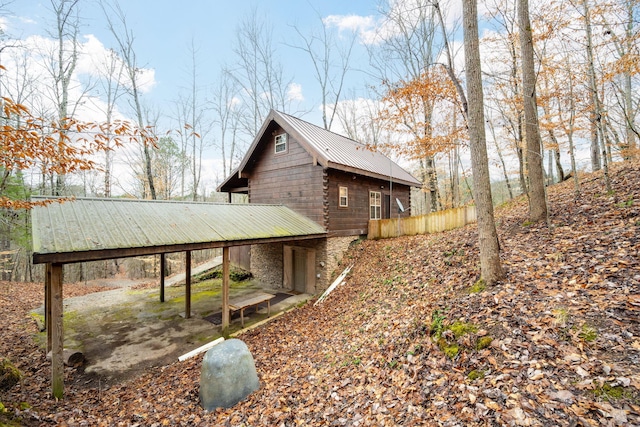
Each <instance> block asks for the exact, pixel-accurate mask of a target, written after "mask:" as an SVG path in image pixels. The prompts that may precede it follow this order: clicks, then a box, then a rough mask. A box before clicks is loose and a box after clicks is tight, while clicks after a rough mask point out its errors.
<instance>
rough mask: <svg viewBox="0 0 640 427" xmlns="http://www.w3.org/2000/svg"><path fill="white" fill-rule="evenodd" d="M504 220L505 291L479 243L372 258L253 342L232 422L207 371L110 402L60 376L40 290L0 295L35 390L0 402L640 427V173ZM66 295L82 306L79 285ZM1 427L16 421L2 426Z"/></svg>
mask: <svg viewBox="0 0 640 427" xmlns="http://www.w3.org/2000/svg"><path fill="white" fill-rule="evenodd" d="M611 178H612V185H613V190H614V191H613V192H612V193H607V192H606V190H605V186H604V182H603V178H602V175H601V174H592V175H587V176H584V177H582V182H581V185H582V188H581V194H580V196H578V197H576V196H575V194H574V189H573V183H572V182H565V183H562V184H558V185H555V186H553V187H551V188H550V189H549V206H550V214H551V215H550V224H551V227H549V226H548V224H546V223H537V224H529V223H528V222H527V209H528V208H527V202H526V200H525V199H522V198H521V199H518V200H514V201H512V202H510V203H509V204H508V205H505V206H502V207H500V208H499V209H498V210H497V217H496V218H497V225H498V233H499V236H500V244H501V248H502V261H503V264H504V267H505V268H506V270H507V278H506V279H505V280H504V281H503V282H502V283H499V284H497V285H495V286H490V287H489V286H486V285H484V284H483V283H482V282H481V281H479V280H478V279H479V259H478V249H477V229H476V227H475V226H468V227H465V228H462V229H459V230H454V231H450V232H445V233H439V234H434V235H429V236H414V237H402V238H396V239H388V240H379V241H361V242H358V243H356V244H354V245H352V248H351V249H350V251H349V252H348V254H347V255H346V256H345V258H344V259H343V266H346V265H351V264H353V265H354V267H353V269H352V271H351V273H350V274H349V275H348V276H347V279H346V280H345V283H344V284H343V285H341V286H340V287H338V288H337V289H336V290H335V291H334V292H333V293H332V294H331V295H330V296H329V298H328V299H327V300H326V301H325V302H324V303H323V304H321V305H318V306H316V307H314V306H313V304H311V303H309V304H307V305H305V306H303V307H300V308H298V309H296V310H293V311H291V312H288V313H286V314H284V315H282V316H280V317H278V318H277V319H275V320H273V321H272V322H270V323H268V324H266V325H264V326H263V327H260V328H257V329H254V330H252V331H250V332H247V333H245V334H243V335H242V336H241V337H240V338H241V339H242V340H243V341H245V342H246V343H247V345H248V346H249V348H250V349H251V351H252V353H253V356H254V358H255V362H256V367H257V369H258V374H259V377H260V381H261V388H260V389H259V390H258V391H256V392H255V393H253V394H252V395H250V396H249V397H248V398H247V399H246V400H245V401H243V402H241V403H239V404H238V405H236V406H235V407H233V408H230V409H226V410H222V409H220V410H217V411H214V412H206V411H204V410H202V409H201V408H200V406H199V402H198V390H199V386H198V382H199V375H200V364H201V360H202V357H197V358H194V359H190V360H188V361H185V362H182V363H178V362H176V363H175V364H171V365H167V366H164V367H159V368H153V369H151V370H149V371H148V372H146V373H145V374H143V375H141V376H138V377H135V378H131V379H129V380H127V381H124V382H122V383H119V384H116V385H112V386H109V387H105V388H100V387H98V388H95V387H92V388H87V387H82V384H81V383H79V381H81V376H80V374H79V373H77V372H75V371H73V370H71V369H69V370H67V371H66V376H67V378H66V380H65V381H66V382H65V383H66V384H67V387H66V395H65V399H64V400H63V401H55V400H53V399H52V398H51V395H50V393H49V390H48V388H49V366H48V363H47V362H46V360H45V357H44V354H43V352H42V350H41V349H39V348H38V347H37V345H36V344H35V343H34V342H33V339H32V335H33V334H34V333H35V326H34V324H33V321H32V320H31V319H29V318H28V317H26V313H27V312H28V311H29V310H30V309H32V308H34V307H36V306H38V305H40V304H41V301H42V289H41V288H42V285H36V284H6V283H5V284H2V293H1V294H0V314H1V315H2V319H3V320H2V321H3V327H2V333H1V334H2V335H1V338H0V354H2V355H3V356H8V357H9V358H11V359H12V360H13V361H14V362H15V363H16V365H18V367H19V368H20V369H21V370H22V371H23V372H24V373H25V377H24V379H23V380H22V382H21V384H19V385H17V386H15V387H14V388H13V389H12V390H10V391H9V392H7V393H5V394H3V395H0V401H2V403H3V404H4V405H5V407H6V412H5V413H4V414H3V415H0V423H1V422H5V423H7V422H15V423H18V424H24V425H69V426H82V425H92V426H93V425H104V426H111V425H122V426H129V425H141V426H142V425H144V426H162V425H203V426H205V425H220V426H243V425H244V426H295V425H311V426H313V425H315V426H321V425H322V426H324V425H326V426H333V425H348V426H368V425H372V426H382V425H388V426H395V425H406V426H415V425H442V426H463V425H464V426H469V425H523V426H527V425H530V426H547V425H554V426H555V425H557V426H577V425H583V426H597V425H605V426H606V425H611V426H616V425H639V424H640V369H639V368H638V366H639V362H640V325H639V323H638V321H639V317H638V314H639V310H640V165H639V164H637V163H624V164H619V165H615V166H614V167H613V168H612V171H611ZM65 287H66V288H67V289H69V286H66V285H65ZM3 417H4V418H3Z"/></svg>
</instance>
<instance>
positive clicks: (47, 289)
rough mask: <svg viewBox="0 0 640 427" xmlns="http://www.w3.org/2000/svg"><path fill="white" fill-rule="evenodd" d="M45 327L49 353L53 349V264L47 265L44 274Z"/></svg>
mask: <svg viewBox="0 0 640 427" xmlns="http://www.w3.org/2000/svg"><path fill="white" fill-rule="evenodd" d="M44 327H45V329H46V331H47V354H49V352H50V351H51V330H52V327H51V264H47V265H46V269H45V276H44Z"/></svg>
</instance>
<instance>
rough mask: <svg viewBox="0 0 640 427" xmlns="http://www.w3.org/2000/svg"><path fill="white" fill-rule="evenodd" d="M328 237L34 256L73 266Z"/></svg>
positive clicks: (42, 261) (40, 261) (39, 261)
mask: <svg viewBox="0 0 640 427" xmlns="http://www.w3.org/2000/svg"><path fill="white" fill-rule="evenodd" d="M322 237H327V233H319V234H306V235H303V236H297V235H291V236H282V237H266V238H255V239H243V240H233V241H215V242H200V243H183V244H179V245H162V246H149V247H141V248H114V249H102V250H95V251H80V252H61V253H58V252H56V253H37V252H35V253H34V254H33V263H34V264H46V263H48V262H50V263H60V264H72V263H75V262H85V261H100V260H103V259H116V258H128V257H135V256H143V255H156V254H161V253H172V252H185V251H199V250H202V249H213V248H222V247H224V246H245V245H257V244H262V243H279V242H291V241H296V240H308V239H318V238H322Z"/></svg>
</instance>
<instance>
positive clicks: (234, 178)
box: [216, 169, 249, 194]
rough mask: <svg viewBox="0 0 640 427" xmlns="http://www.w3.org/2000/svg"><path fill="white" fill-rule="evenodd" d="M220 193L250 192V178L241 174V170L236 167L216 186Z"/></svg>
mask: <svg viewBox="0 0 640 427" xmlns="http://www.w3.org/2000/svg"><path fill="white" fill-rule="evenodd" d="M216 191H217V192H219V193H240V194H249V179H247V178H246V177H241V176H240V171H239V170H238V169H234V170H233V171H232V172H231V174H229V176H228V177H227V178H225V180H224V181H222V184H220V185H219V186H218V188H216Z"/></svg>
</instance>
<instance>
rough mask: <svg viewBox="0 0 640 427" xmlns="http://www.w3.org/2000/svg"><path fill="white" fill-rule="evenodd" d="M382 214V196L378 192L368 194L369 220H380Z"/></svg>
mask: <svg viewBox="0 0 640 427" xmlns="http://www.w3.org/2000/svg"><path fill="white" fill-rule="evenodd" d="M381 213H382V195H381V194H380V192H379V191H370V192H369V218H370V219H380V217H381Z"/></svg>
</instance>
